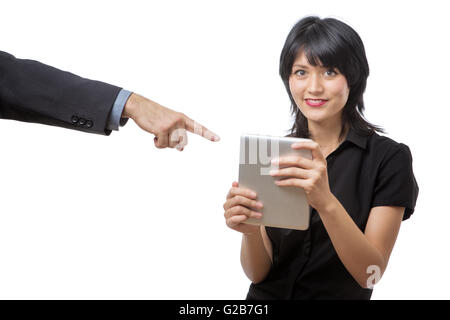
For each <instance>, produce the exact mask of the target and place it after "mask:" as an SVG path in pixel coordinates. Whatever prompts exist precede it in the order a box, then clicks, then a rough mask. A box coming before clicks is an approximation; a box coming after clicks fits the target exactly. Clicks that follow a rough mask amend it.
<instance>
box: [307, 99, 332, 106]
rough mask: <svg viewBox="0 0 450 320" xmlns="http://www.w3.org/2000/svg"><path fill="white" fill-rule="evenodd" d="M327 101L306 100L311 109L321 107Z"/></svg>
mask: <svg viewBox="0 0 450 320" xmlns="http://www.w3.org/2000/svg"><path fill="white" fill-rule="evenodd" d="M327 101H328V100H326V99H305V102H306V104H307V105H308V106H310V107H320V106H322V105H324V104H325V103H326V102H327Z"/></svg>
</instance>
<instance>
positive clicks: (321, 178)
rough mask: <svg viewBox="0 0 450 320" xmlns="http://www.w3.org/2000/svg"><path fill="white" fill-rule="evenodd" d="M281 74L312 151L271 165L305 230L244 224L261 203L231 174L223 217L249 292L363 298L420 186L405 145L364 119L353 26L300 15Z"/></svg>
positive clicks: (296, 129) (296, 130)
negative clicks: (295, 200) (302, 204)
mask: <svg viewBox="0 0 450 320" xmlns="http://www.w3.org/2000/svg"><path fill="white" fill-rule="evenodd" d="M280 75H281V78H282V80H283V82H284V84H285V86H286V89H287V92H288V94H289V97H290V99H291V103H292V111H293V114H294V115H295V122H294V125H293V127H292V130H291V136H295V137H302V138H310V139H312V140H313V142H302V143H296V144H293V145H292V148H293V149H301V148H305V149H309V150H311V152H312V155H313V159H312V160H309V159H305V158H302V157H289V158H287V157H284V158H283V157H282V158H279V159H278V164H279V166H280V167H285V168H284V169H279V170H275V171H273V172H271V175H272V176H274V177H282V178H283V179H282V180H281V181H277V182H275V183H277V185H278V186H279V187H280V188H283V187H286V186H294V187H298V188H303V189H304V190H305V192H306V196H307V200H308V203H309V205H310V214H311V217H310V218H311V222H310V228H309V229H308V230H306V231H298V230H289V229H280V228H273V227H264V226H255V225H250V224H245V221H246V220H247V219H248V218H249V217H255V218H258V217H261V216H262V213H261V211H262V208H263V206H264V204H263V203H261V202H259V201H258V198H257V194H256V193H255V192H254V191H252V190H246V189H243V188H240V187H239V185H238V183H237V182H233V184H232V188H231V189H230V191H229V193H228V195H227V200H226V202H225V204H224V209H225V214H224V215H225V218H226V224H227V225H228V227H230V228H232V229H234V230H237V231H239V232H242V233H243V238H242V247H241V264H242V267H243V269H244V272H245V273H246V275H247V276H248V277H249V279H250V280H251V281H252V284H251V285H250V290H249V292H248V295H247V299H370V296H371V294H372V288H373V286H374V284H375V283H376V282H377V281H378V280H379V279H380V278H381V276H382V274H383V272H384V271H385V270H386V267H387V263H388V261H389V256H390V254H391V252H392V249H393V247H394V243H395V240H396V238H397V234H398V231H399V228H400V224H401V221H402V220H405V219H408V218H409V217H410V215H411V214H412V213H413V211H414V207H415V203H416V199H417V195H418V186H417V183H416V180H415V178H414V174H413V171H412V157H411V153H410V150H409V148H408V146H406V145H404V144H402V143H397V142H395V141H394V140H392V139H389V138H387V137H384V136H380V135H378V134H377V131H378V132H383V131H382V129H381V128H379V127H377V126H374V125H372V124H370V123H369V122H367V121H366V120H365V119H364V118H363V117H362V115H363V111H364V102H363V93H364V90H365V87H366V81H367V77H368V75H369V66H368V63H367V59H366V55H365V50H364V46H363V43H362V41H361V39H360V37H359V36H358V34H357V33H356V32H355V31H354V30H353V29H352V28H351V27H349V26H348V25H346V24H345V23H343V22H341V21H338V20H336V19H331V18H327V19H320V18H317V17H306V18H304V19H302V20H300V21H299V22H298V23H297V24H296V25H295V26H294V27H293V29H292V30H291V32H290V33H289V35H288V37H287V39H286V42H285V45H284V48H283V50H282V52H281V58H280Z"/></svg>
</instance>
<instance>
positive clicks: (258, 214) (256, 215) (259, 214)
mask: <svg viewBox="0 0 450 320" xmlns="http://www.w3.org/2000/svg"><path fill="white" fill-rule="evenodd" d="M253 216H254V217H255V218H261V217H262V213H260V212H256V213H254V214H253Z"/></svg>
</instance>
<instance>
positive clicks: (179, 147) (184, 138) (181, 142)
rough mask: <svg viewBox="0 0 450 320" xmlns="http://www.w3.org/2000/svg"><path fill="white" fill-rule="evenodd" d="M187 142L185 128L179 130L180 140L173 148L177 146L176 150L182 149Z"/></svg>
mask: <svg viewBox="0 0 450 320" xmlns="http://www.w3.org/2000/svg"><path fill="white" fill-rule="evenodd" d="M187 143H188V136H187V133H186V130H183V131H182V132H181V137H180V142H179V143H178V145H176V146H175V148H177V150H178V151H183V149H184V147H185V146H186V145H187Z"/></svg>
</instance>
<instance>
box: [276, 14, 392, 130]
mask: <svg viewBox="0 0 450 320" xmlns="http://www.w3.org/2000/svg"><path fill="white" fill-rule="evenodd" d="M300 52H303V53H304V54H305V56H306V58H307V59H308V62H309V63H310V64H311V65H313V66H317V65H320V66H323V67H326V68H330V69H337V70H339V72H341V73H342V74H343V75H344V76H345V78H346V80H347V84H348V86H349V88H350V93H349V96H348V100H347V103H346V104H345V106H344V109H343V112H342V130H341V137H342V135H343V134H344V129H345V127H346V126H347V125H349V126H350V127H351V128H353V129H354V130H355V131H356V133H357V134H359V135H363V136H368V135H371V134H372V133H374V132H375V131H378V132H383V133H384V132H385V131H384V130H383V128H381V127H379V126H376V125H373V124H371V123H369V122H368V121H367V120H365V119H364V116H363V112H364V100H363V94H364V90H365V89H366V83H367V77H368V76H369V64H368V62H367V58H366V53H365V50H364V44H363V42H362V40H361V38H360V37H359V35H358V34H357V33H356V31H355V30H353V29H352V28H351V27H350V26H348V25H347V24H345V23H344V22H341V21H339V20H337V19H333V18H325V19H320V18H319V17H313V16H311V17H305V18H303V19H301V20H300V21H299V22H297V23H296V24H295V25H294V27H293V28H292V30H291V31H290V32H289V34H288V36H287V38H286V42H285V43H284V47H283V50H282V51H281V56H280V76H281V79H282V80H283V82H284V85H285V87H286V89H287V92H288V95H289V98H290V99H291V111H292V115H293V116H294V119H295V120H294V124H293V126H292V128H291V134H292V135H294V136H297V137H302V138H310V137H311V136H310V132H309V129H308V121H307V119H306V117H305V116H304V115H303V114H302V112H301V111H300V109H299V108H298V107H297V105H296V103H295V101H294V99H293V97H292V94H291V91H290V88H289V77H290V75H291V74H292V65H293V64H294V61H295V58H296V57H297V55H298V54H299V53H300Z"/></svg>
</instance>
